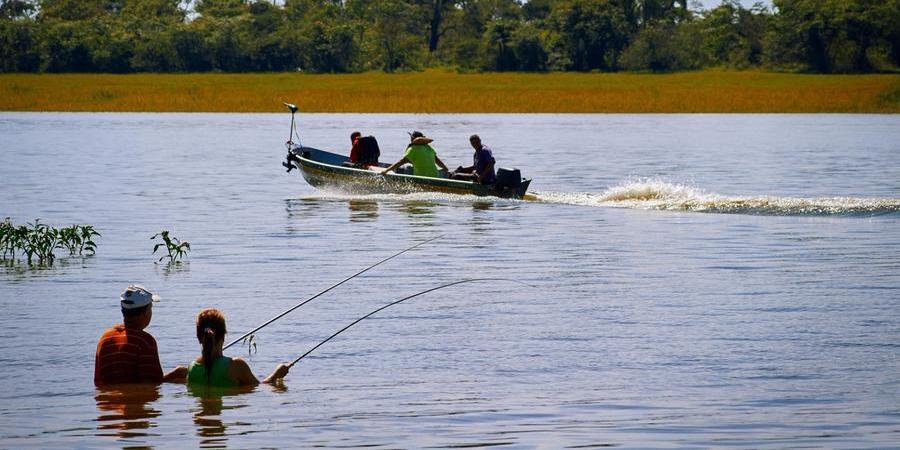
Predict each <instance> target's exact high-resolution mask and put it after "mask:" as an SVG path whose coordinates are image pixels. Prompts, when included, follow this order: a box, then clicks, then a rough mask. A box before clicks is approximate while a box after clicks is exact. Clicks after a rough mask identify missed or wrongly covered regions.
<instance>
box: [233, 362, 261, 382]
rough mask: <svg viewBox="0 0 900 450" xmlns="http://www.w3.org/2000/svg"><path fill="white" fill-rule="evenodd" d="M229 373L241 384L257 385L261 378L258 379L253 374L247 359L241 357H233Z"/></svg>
mask: <svg viewBox="0 0 900 450" xmlns="http://www.w3.org/2000/svg"><path fill="white" fill-rule="evenodd" d="M228 374H229V375H230V376H231V378H233V379H234V380H236V381H237V382H238V384H239V385H242V386H243V385H253V386H255V385H257V384H259V380H257V379H256V375H253V371H252V370H250V365H249V364H247V361H244V360H243V359H241V358H232V359H231V365H229V366H228Z"/></svg>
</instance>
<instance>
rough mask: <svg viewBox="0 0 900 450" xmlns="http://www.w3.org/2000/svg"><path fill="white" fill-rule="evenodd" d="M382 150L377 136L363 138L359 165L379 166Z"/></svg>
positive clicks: (361, 139)
mask: <svg viewBox="0 0 900 450" xmlns="http://www.w3.org/2000/svg"><path fill="white" fill-rule="evenodd" d="M380 156H381V150H379V149H378V141H377V140H376V139H375V136H363V137H361V138H359V153H358V154H357V157H356V162H357V164H367V165H374V164H378V157H380Z"/></svg>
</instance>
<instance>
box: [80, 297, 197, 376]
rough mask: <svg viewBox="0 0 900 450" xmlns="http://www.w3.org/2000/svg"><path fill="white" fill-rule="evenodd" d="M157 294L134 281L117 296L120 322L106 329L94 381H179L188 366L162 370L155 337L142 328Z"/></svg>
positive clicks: (95, 358)
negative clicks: (164, 372)
mask: <svg viewBox="0 0 900 450" xmlns="http://www.w3.org/2000/svg"><path fill="white" fill-rule="evenodd" d="M157 301H159V296H158V295H156V294H154V293H152V292H150V291H149V290H147V288H145V287H144V286H141V285H139V284H133V285H131V286H128V288H127V289H125V292H123V293H122V295H121V296H120V297H119V306H120V309H121V311H122V323H121V324H118V325H114V326H113V327H112V328H109V329H108V330H106V331H105V332H104V333H103V335H102V336H100V340H99V341H98V342H97V352H96V354H95V355H94V385H95V386H97V387H101V386H106V385H111V384H126V383H162V382H181V381H183V380H184V377H185V376H186V375H187V368H185V367H183V366H180V367H176V368H175V369H173V370H172V371H171V372H169V373H167V374H165V375H164V374H163V370H162V365H161V364H160V363H159V350H158V349H157V347H156V339H154V338H153V336H152V335H150V333H147V332H146V331H144V328H147V326H148V325H150V320H151V319H152V318H153V303H154V302H157Z"/></svg>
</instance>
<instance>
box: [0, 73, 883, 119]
mask: <svg viewBox="0 0 900 450" xmlns="http://www.w3.org/2000/svg"><path fill="white" fill-rule="evenodd" d="M282 101H288V102H293V103H296V104H297V105H298V106H299V107H300V110H301V111H303V112H375V113H388V112H416V113H490V112H497V113H532V112H534V113H537V112H541V113H820V112H826V113H898V112H900V75H895V74H892V75H805V74H785V73H773V72H759V71H723V70H705V71H700V72H682V73H675V74H634V73H550V74H525V73H485V74H457V73H454V72H449V71H442V70H428V71H425V72H417V73H404V74H384V73H380V72H378V73H376V72H372V73H364V74H345V75H312V74H300V73H270V74H134V75H107V74H59V75H57V74H5V75H0V110H5V111H147V112H164V111H179V112H200V111H210V112H271V111H282V110H283V106H282V105H281V102H282Z"/></svg>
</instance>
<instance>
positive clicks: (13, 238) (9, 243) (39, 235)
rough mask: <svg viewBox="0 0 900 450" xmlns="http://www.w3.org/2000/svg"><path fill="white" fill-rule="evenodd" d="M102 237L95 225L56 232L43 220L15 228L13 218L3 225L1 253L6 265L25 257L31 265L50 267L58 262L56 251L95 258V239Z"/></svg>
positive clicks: (0, 237)
mask: <svg viewBox="0 0 900 450" xmlns="http://www.w3.org/2000/svg"><path fill="white" fill-rule="evenodd" d="M95 236H100V233H98V232H97V231H96V230H95V229H94V227H93V226H91V225H77V224H76V225H72V226H70V227H64V228H56V227H52V226H50V225H48V224H46V223H43V222H41V220H40V219H34V222H28V223H26V224H25V225H18V226H17V225H14V224H13V223H12V221H11V220H10V218H9V217H7V218H6V219H4V220H3V222H0V250H2V258H0V259H2V260H3V261H5V262H9V263H14V262H15V261H16V260H17V258H19V257H24V258H25V260H26V261H27V262H28V265H30V266H31V265H38V266H50V265H52V264H53V261H54V260H55V259H56V254H55V253H54V252H55V251H56V250H68V251H69V255H70V256H75V255H76V254H77V255H84V253H85V252H88V253H89V254H90V255H93V254H94V253H96V251H97V244H96V243H95V242H94V240H93V238H94V237H95Z"/></svg>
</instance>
